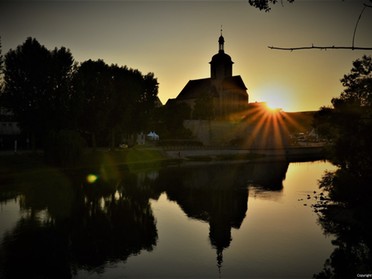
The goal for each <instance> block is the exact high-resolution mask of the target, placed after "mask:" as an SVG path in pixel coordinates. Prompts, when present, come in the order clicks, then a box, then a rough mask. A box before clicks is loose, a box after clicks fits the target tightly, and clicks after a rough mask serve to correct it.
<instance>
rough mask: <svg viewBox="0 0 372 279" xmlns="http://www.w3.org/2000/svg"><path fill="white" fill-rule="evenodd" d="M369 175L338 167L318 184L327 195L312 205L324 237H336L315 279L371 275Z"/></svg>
mask: <svg viewBox="0 0 372 279" xmlns="http://www.w3.org/2000/svg"><path fill="white" fill-rule="evenodd" d="M371 178H372V175H371V174H363V175H360V174H356V173H355V172H353V171H351V170H350V169H349V170H347V169H345V168H340V169H339V170H337V171H336V172H334V173H326V174H325V175H324V176H323V178H322V180H321V181H320V184H321V187H323V188H324V190H325V191H326V192H327V193H328V197H329V198H328V197H327V198H326V199H322V200H321V201H320V202H319V203H318V204H316V205H315V207H316V208H317V211H318V212H319V222H320V224H321V225H322V227H323V230H324V233H325V234H332V235H335V237H336V239H335V240H334V241H333V245H335V247H336V248H335V250H334V251H333V252H332V254H331V256H330V257H329V259H328V260H327V261H326V262H325V264H324V269H323V270H322V271H321V272H320V273H318V274H316V275H314V277H315V278H356V277H357V274H371V273H372V249H371V248H372V234H371V231H372V222H371V220H372V204H371V202H370V197H371V187H370V185H369V184H370V181H371Z"/></svg>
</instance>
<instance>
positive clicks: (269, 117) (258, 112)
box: [240, 103, 301, 149]
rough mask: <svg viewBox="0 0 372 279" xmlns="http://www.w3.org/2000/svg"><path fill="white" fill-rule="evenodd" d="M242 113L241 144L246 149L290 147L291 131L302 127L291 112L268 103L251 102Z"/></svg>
mask: <svg viewBox="0 0 372 279" xmlns="http://www.w3.org/2000/svg"><path fill="white" fill-rule="evenodd" d="M241 115H243V118H242V120H241V124H242V125H243V128H240V129H242V130H243V131H242V136H243V138H241V145H242V147H243V148H246V149H255V148H258V149H260V148H273V149H279V148H285V147H288V146H289V145H290V134H291V132H292V131H293V130H296V129H300V128H301V124H300V123H298V122H297V121H296V120H295V119H294V118H292V117H291V115H290V114H288V113H286V112H284V111H282V110H281V109H276V108H275V109H273V108H270V107H269V106H267V104H266V103H251V104H250V105H249V107H248V108H247V109H246V110H245V111H244V112H243V113H242V114H241Z"/></svg>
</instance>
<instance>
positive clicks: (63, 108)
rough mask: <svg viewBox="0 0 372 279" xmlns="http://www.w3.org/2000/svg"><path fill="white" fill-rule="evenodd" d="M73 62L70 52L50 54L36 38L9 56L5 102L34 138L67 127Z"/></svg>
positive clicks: (29, 40) (53, 52)
mask: <svg viewBox="0 0 372 279" xmlns="http://www.w3.org/2000/svg"><path fill="white" fill-rule="evenodd" d="M73 61H74V60H73V57H72V55H71V53H70V51H69V50H67V49H65V48H63V47H62V48H60V49H57V48H55V49H54V50H52V51H49V50H47V49H46V48H45V47H44V46H42V45H40V43H39V42H38V41H37V40H36V39H33V38H27V40H26V41H25V42H24V43H23V44H22V45H20V46H18V47H17V49H16V50H10V51H9V52H8V53H7V54H6V55H5V70H4V80H5V88H4V92H3V94H2V100H3V102H4V105H5V106H6V107H8V108H9V109H10V110H11V111H13V113H14V114H15V117H16V119H17V120H18V122H19V125H20V127H21V129H22V130H23V132H25V133H30V134H32V135H33V137H32V138H35V137H36V138H39V140H40V139H42V138H43V137H44V136H45V135H46V133H47V132H48V131H49V130H51V129H52V128H53V129H61V128H66V124H67V122H66V117H67V115H69V112H68V106H69V105H68V98H69V91H68V88H69V86H70V77H71V74H72V69H73Z"/></svg>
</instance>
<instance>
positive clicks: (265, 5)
mask: <svg viewBox="0 0 372 279" xmlns="http://www.w3.org/2000/svg"><path fill="white" fill-rule="evenodd" d="M277 2H278V0H248V3H249V5H251V6H253V7H255V8H258V9H260V10H264V11H265V12H268V11H270V10H271V8H270V4H276V3H277ZM287 2H289V3H293V2H294V0H287ZM280 3H281V4H282V5H283V0H280Z"/></svg>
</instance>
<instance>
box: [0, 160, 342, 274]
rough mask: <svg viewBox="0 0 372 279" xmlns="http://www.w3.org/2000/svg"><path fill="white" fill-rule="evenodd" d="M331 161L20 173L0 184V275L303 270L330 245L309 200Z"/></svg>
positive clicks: (313, 269)
mask: <svg viewBox="0 0 372 279" xmlns="http://www.w3.org/2000/svg"><path fill="white" fill-rule="evenodd" d="M333 169H335V168H334V167H333V166H332V165H331V164H330V163H327V162H305V163H290V164H288V163H286V162H271V163H220V164H211V163H207V164H200V165H194V166H181V167H180V166H173V167H168V168H161V169H150V170H146V171H143V170H132V171H130V172H128V171H121V170H118V169H112V168H108V167H106V168H105V167H104V166H103V167H102V168H101V170H100V171H97V172H96V173H91V176H90V177H92V175H93V177H96V178H97V180H96V181H95V182H94V180H95V179H90V182H87V181H86V177H87V175H88V173H74V174H66V173H61V172H57V171H54V170H51V171H49V172H43V173H31V174H27V175H23V177H22V176H21V175H20V177H17V178H16V179H14V181H10V182H9V181H8V182H7V183H8V184H9V185H11V186H12V187H9V185H6V186H7V187H5V186H4V185H3V186H2V188H1V189H0V192H1V193H0V195H1V196H0V197H1V199H0V201H1V203H0V204H1V207H0V224H1V227H0V237H1V238H0V239H1V248H0V267H1V273H0V275H2V276H3V277H4V278H110V279H111V278H311V277H312V275H313V274H314V273H318V272H319V271H321V270H322V268H323V264H324V262H325V260H326V259H327V258H328V257H329V255H330V254H331V253H332V251H333V246H332V245H331V241H332V238H331V237H326V236H325V235H324V234H323V232H322V228H321V226H320V225H319V224H317V215H316V214H315V213H314V212H313V209H312V208H311V204H313V203H315V196H317V195H318V193H319V189H318V184H317V180H318V179H320V178H321V176H322V174H323V172H324V171H325V170H333ZM9 189H12V191H9ZM314 191H316V193H314ZM309 197H310V198H309ZM21 266H22V268H20V267H21Z"/></svg>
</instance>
